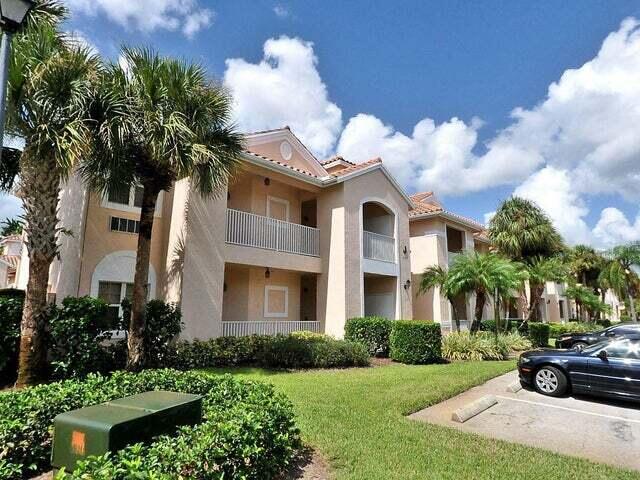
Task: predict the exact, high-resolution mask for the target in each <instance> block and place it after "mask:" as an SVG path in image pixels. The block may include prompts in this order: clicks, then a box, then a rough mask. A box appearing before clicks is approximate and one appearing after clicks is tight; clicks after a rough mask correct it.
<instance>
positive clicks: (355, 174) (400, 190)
mask: <svg viewBox="0 0 640 480" xmlns="http://www.w3.org/2000/svg"><path fill="white" fill-rule="evenodd" d="M374 170H381V171H382V173H383V174H384V175H385V176H386V177H387V179H388V180H389V182H391V184H392V185H393V186H394V187H395V188H396V190H397V191H398V193H400V195H401V196H402V198H404V200H405V201H406V202H407V205H409V207H411V208H414V207H415V205H414V204H413V202H412V201H411V198H410V197H409V195H407V193H406V192H405V191H404V189H403V188H402V187H401V186H400V184H399V183H398V182H397V180H396V179H395V178H393V176H392V175H391V174H390V173H389V171H388V170H387V169H386V168H385V166H384V165H383V164H382V162H380V163H374V164H372V165H371V166H369V167H366V168H362V169H360V170H356V171H355V172H351V173H347V174H346V175H342V176H339V177H335V179H336V183H342V182H345V181H346V180H350V179H352V178H356V177H359V176H360V175H364V174H365V173H369V172H372V171H374Z"/></svg>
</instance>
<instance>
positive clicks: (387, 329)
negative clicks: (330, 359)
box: [344, 317, 392, 357]
mask: <svg viewBox="0 0 640 480" xmlns="http://www.w3.org/2000/svg"><path fill="white" fill-rule="evenodd" d="M391 325H392V322H391V320H388V319H386V318H383V317H360V318H350V319H349V320H347V324H346V325H345V327H344V338H345V340H348V341H350V342H356V343H360V344H362V345H364V347H365V348H366V349H367V351H368V352H369V355H377V356H380V357H388V356H389V335H390V334H391Z"/></svg>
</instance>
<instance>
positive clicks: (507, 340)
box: [442, 332, 531, 361]
mask: <svg viewBox="0 0 640 480" xmlns="http://www.w3.org/2000/svg"><path fill="white" fill-rule="evenodd" d="M529 348H531V342H529V340H527V339H526V338H524V337H523V336H521V335H519V334H517V333H510V334H507V335H504V334H500V335H498V336H497V337H496V335H495V333H489V332H478V333H476V334H475V335H472V334H470V333H469V332H460V333H450V334H448V335H446V336H445V337H444V338H443V339H442V356H443V357H444V358H446V359H447V360H450V361H471V360H473V361H478V360H506V359H507V358H508V357H509V354H510V353H511V352H514V351H523V350H528V349H529Z"/></svg>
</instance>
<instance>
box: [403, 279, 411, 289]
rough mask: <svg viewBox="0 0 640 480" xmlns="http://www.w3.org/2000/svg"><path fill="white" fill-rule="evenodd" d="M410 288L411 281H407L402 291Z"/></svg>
mask: <svg viewBox="0 0 640 480" xmlns="http://www.w3.org/2000/svg"><path fill="white" fill-rule="evenodd" d="M410 287H411V280H407V281H406V282H404V289H405V290H409V288H410Z"/></svg>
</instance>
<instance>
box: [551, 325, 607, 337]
mask: <svg viewBox="0 0 640 480" xmlns="http://www.w3.org/2000/svg"><path fill="white" fill-rule="evenodd" d="M548 325H549V336H550V337H552V338H555V337H558V336H560V335H564V334H566V333H584V332H595V331H596V330H601V329H602V328H604V327H603V326H602V325H596V324H593V323H578V322H569V323H549V324H548Z"/></svg>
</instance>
